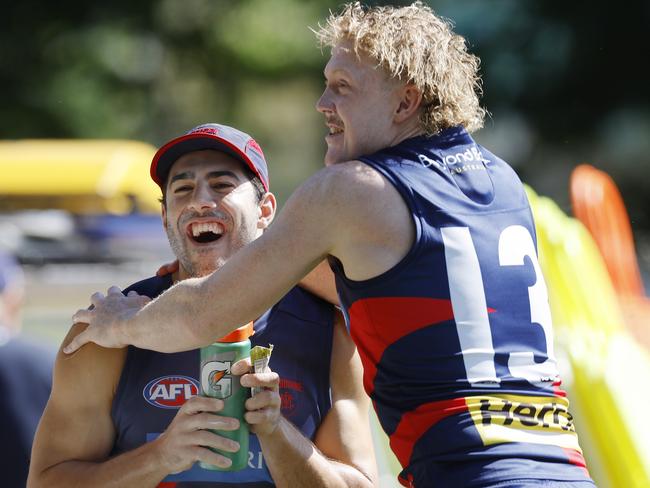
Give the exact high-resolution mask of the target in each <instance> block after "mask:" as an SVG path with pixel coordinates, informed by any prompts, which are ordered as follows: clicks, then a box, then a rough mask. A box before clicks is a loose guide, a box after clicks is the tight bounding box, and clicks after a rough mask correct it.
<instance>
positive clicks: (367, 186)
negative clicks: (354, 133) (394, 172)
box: [298, 161, 394, 213]
mask: <svg viewBox="0 0 650 488" xmlns="http://www.w3.org/2000/svg"><path fill="white" fill-rule="evenodd" d="M300 190H301V191H299V192H298V193H299V195H300V198H301V199H302V200H307V201H308V202H307V203H313V204H315V205H318V206H324V207H327V208H329V209H330V210H331V209H332V207H334V208H337V209H339V208H340V209H342V207H346V210H348V211H352V212H353V213H354V210H355V209H357V210H360V209H362V208H363V207H366V208H367V207H368V204H369V203H371V202H373V201H377V200H380V199H383V198H385V197H386V195H385V194H386V192H389V193H392V192H394V189H393V188H392V186H391V185H390V184H388V182H387V181H386V180H385V179H384V177H383V176H382V175H381V174H380V173H379V172H378V171H377V170H375V169H373V168H372V167H370V166H368V165H367V164H365V163H363V162H361V161H347V162H344V163H339V164H334V165H332V166H328V167H327V168H324V169H322V170H321V171H319V172H318V173H316V174H315V175H313V176H312V177H311V178H310V179H308V180H307V181H306V182H305V184H304V185H303V186H302V187H301V189H300ZM360 204H361V205H360Z"/></svg>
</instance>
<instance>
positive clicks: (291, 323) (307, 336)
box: [112, 276, 334, 488]
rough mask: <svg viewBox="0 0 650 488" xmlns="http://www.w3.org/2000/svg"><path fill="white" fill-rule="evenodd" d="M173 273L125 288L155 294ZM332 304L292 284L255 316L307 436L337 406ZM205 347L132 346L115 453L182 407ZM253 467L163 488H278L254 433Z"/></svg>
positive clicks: (288, 405) (146, 436) (180, 478)
mask: <svg viewBox="0 0 650 488" xmlns="http://www.w3.org/2000/svg"><path fill="white" fill-rule="evenodd" d="M171 284H172V282H171V277H170V276H166V277H162V278H160V277H154V278H150V279H148V280H144V281H141V282H139V283H136V284H134V285H132V286H131V287H129V288H127V289H126V290H124V293H128V292H129V291H131V290H135V291H137V292H138V293H140V294H142V295H147V296H149V297H152V298H154V297H156V296H158V295H159V294H161V293H162V292H163V291H164V290H166V289H167V288H169V287H170V286H171ZM333 312H334V310H333V307H332V306H331V305H329V304H327V303H326V302H324V301H322V300H320V299H319V298H317V297H315V296H314V295H311V294H310V293H308V292H306V291H304V290H302V289H301V288H298V287H296V288H293V289H292V290H291V291H290V292H289V293H288V294H287V295H285V296H284V298H283V299H282V300H280V302H278V303H277V304H276V305H275V306H273V307H272V308H271V309H269V310H268V311H267V312H266V313H265V314H264V315H263V316H262V317H260V318H259V319H258V320H257V321H255V323H254V325H255V334H254V335H253V336H252V337H251V343H252V344H253V345H258V344H259V345H262V346H268V345H269V344H273V345H274V352H273V356H272V357H271V363H270V367H271V369H272V370H273V371H275V372H277V373H278V374H279V375H280V378H281V379H280V396H281V399H282V414H283V415H284V416H285V418H287V419H288V420H289V421H291V422H292V423H293V424H294V425H296V427H297V428H298V429H299V430H300V431H301V432H302V433H303V434H304V435H305V436H306V437H307V438H310V439H312V438H313V436H314V434H315V432H316V429H317V428H318V426H319V425H320V423H321V421H322V420H323V419H324V417H325V415H326V414H327V412H328V410H329V409H330V407H331V396H330V389H329V372H330V357H331V347H332V337H333V317H334V313H333ZM199 385H200V383H199V351H198V350H193V351H186V352H181V353H174V354H163V353H159V352H155V351H148V350H143V349H138V348H135V347H129V349H128V353H127V357H126V362H125V364H124V369H123V371H122V376H121V378H120V382H119V386H118V388H117V392H116V394H115V398H114V400H113V407H112V418H113V423H114V425H115V427H116V430H117V437H116V440H115V445H114V448H113V453H112V454H113V455H117V454H120V453H122V452H126V451H130V450H132V449H135V448H136V447H138V446H140V445H142V444H144V443H145V442H147V441H151V440H153V439H155V438H156V437H157V436H158V435H160V434H161V433H162V432H164V431H165V429H166V428H167V426H168V425H169V424H170V422H171V421H172V419H173V418H174V417H175V416H176V413H177V412H178V408H179V407H180V406H181V405H182V404H183V403H184V402H185V401H186V400H187V399H188V398H190V397H191V396H193V395H197V394H198V393H199V391H200V386H199ZM248 456H249V461H248V467H247V468H246V469H244V470H242V471H236V472H221V471H211V470H204V469H201V468H200V467H199V466H198V464H197V465H195V466H194V467H193V468H192V469H190V470H188V471H184V472H182V473H179V474H176V475H170V476H168V477H167V478H165V480H164V483H161V486H165V487H178V488H181V487H191V486H208V485H209V486H218V487H230V486H232V487H235V486H236V487H238V488H253V487H271V486H274V484H273V480H272V479H271V475H270V473H269V471H268V468H267V466H266V464H265V462H264V458H263V456H262V450H261V448H260V444H259V441H258V439H257V437H256V436H255V435H254V434H251V436H250V446H249V454H248Z"/></svg>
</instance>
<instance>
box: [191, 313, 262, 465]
mask: <svg viewBox="0 0 650 488" xmlns="http://www.w3.org/2000/svg"><path fill="white" fill-rule="evenodd" d="M251 335H253V323H252V322H251V323H249V324H247V325H245V326H243V327H240V328H239V329H236V330H234V331H233V332H231V333H230V334H228V335H227V336H225V337H222V338H221V339H219V340H218V341H217V342H215V343H214V344H211V345H209V346H207V347H202V348H201V394H202V395H204V396H209V397H213V398H219V399H221V400H223V402H224V407H223V410H221V411H220V412H215V413H216V414H217V415H221V416H224V417H233V418H237V419H239V429H237V430H234V431H225V430H213V431H212V432H214V433H216V434H218V435H220V436H223V437H227V438H229V439H233V440H235V441H237V442H239V445H240V448H239V451H237V452H225V451H222V450H220V449H213V451H214V452H216V453H218V454H221V455H222V456H225V457H227V458H229V459H230V460H231V461H232V465H231V466H230V467H229V468H220V467H218V466H214V465H211V464H205V463H203V462H200V463H199V465H200V466H201V467H202V468H203V469H213V470H219V471H239V470H240V469H244V468H245V467H246V466H247V464H248V436H249V429H248V424H247V423H246V421H245V420H244V413H245V412H246V408H245V406H244V402H245V401H246V399H247V398H248V392H249V389H248V388H243V387H242V386H241V383H240V382H239V380H240V377H239V376H233V375H232V374H231V372H230V368H231V367H232V365H233V364H234V363H236V362H237V361H239V360H240V359H243V358H246V357H248V356H249V355H250V350H251V343H250V340H249V337H250V336H251Z"/></svg>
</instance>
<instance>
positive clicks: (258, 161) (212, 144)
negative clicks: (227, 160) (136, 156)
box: [150, 124, 269, 191]
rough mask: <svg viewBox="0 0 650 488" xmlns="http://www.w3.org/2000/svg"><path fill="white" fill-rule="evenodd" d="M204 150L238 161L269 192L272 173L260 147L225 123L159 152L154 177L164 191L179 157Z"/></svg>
mask: <svg viewBox="0 0 650 488" xmlns="http://www.w3.org/2000/svg"><path fill="white" fill-rule="evenodd" d="M204 149H214V150H216V151H220V152H223V153H226V154H229V155H230V156H232V157H233V158H235V159H238V160H239V161H241V162H242V163H244V164H245V165H246V166H247V167H248V168H250V170H251V171H252V172H253V173H254V174H255V175H256V176H257V177H259V179H260V180H261V181H262V185H264V189H265V190H266V191H269V170H268V168H267V166H266V159H265V158H264V153H263V152H262V148H261V147H260V145H259V144H258V143H257V142H256V141H255V139H253V138H252V137H251V136H249V135H248V134H246V133H245V132H242V131H240V130H237V129H235V128H233V127H229V126H227V125H221V124H202V125H199V126H198V127H194V129H192V130H190V131H189V132H188V133H187V134H185V135H183V136H180V137H177V138H176V139H172V140H171V141H169V142H168V143H167V144H165V145H164V146H162V147H161V148H160V149H158V152H156V154H155V155H154V157H153V161H152V162H151V170H150V173H151V178H152V179H153V180H154V181H155V182H156V183H157V184H158V186H159V187H160V188H162V187H163V185H164V184H165V180H166V179H167V175H168V174H169V170H170V169H171V167H172V165H173V164H174V163H175V162H176V160H177V159H178V158H180V157H181V156H183V155H185V154H187V153H189V152H192V151H202V150H204Z"/></svg>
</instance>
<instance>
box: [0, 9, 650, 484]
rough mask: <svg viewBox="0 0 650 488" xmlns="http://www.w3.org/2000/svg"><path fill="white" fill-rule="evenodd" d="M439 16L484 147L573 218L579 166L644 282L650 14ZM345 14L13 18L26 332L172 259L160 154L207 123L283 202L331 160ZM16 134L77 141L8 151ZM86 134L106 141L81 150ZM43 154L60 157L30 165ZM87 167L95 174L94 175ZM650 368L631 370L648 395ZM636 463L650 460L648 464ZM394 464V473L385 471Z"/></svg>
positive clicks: (648, 226)
mask: <svg viewBox="0 0 650 488" xmlns="http://www.w3.org/2000/svg"><path fill="white" fill-rule="evenodd" d="M367 3H369V4H383V3H386V2H367ZM392 3H393V4H407V3H409V2H392ZM427 3H429V4H430V5H431V6H432V7H433V8H434V10H436V11H437V12H438V13H439V14H441V15H443V16H445V17H448V18H450V19H452V20H453V21H454V23H455V25H456V30H457V32H459V33H461V34H463V35H464V36H465V37H466V38H467V40H468V43H469V46H470V49H471V51H472V52H474V53H475V54H478V55H479V56H480V57H481V59H482V73H483V79H484V91H485V95H484V97H483V101H484V104H485V106H486V107H487V108H488V110H489V111H490V113H491V117H490V118H489V119H488V120H487V121H486V125H485V128H484V129H482V130H481V131H479V132H478V133H477V134H476V137H477V139H478V141H479V142H481V143H482V144H484V145H485V146H487V147H488V148H489V149H490V150H492V151H493V152H495V153H496V154H498V155H500V156H501V157H503V158H504V159H506V160H507V161H508V162H510V163H511V164H512V166H513V167H514V168H515V169H516V170H517V172H518V173H519V175H520V176H521V178H522V180H523V181H524V182H525V183H527V184H528V185H529V186H530V187H531V188H532V189H533V190H534V191H535V192H536V193H537V194H539V195H544V196H547V197H550V199H552V201H554V202H555V203H556V204H557V206H558V211H562V212H563V213H564V214H567V215H570V214H571V212H572V208H571V204H570V196H569V195H570V194H569V178H570V174H571V172H572V170H573V169H574V168H575V167H576V166H577V165H578V164H580V163H590V164H592V165H594V166H595V167H597V168H600V169H601V170H604V171H605V172H607V173H608V174H609V175H611V176H612V178H613V179H614V181H615V182H616V184H617V185H618V187H619V188H620V190H621V193H622V195H623V199H624V202H625V204H626V207H627V211H628V213H629V217H630V221H631V223H632V229H633V237H634V243H635V246H636V251H637V256H638V265H639V267H640V270H641V275H642V277H643V279H644V282H646V283H647V282H648V281H647V273H648V270H649V269H650V246H649V245H648V238H647V236H648V235H649V231H650V212H648V209H649V208H650V191H648V188H650V186H649V183H648V181H647V177H648V175H649V174H650V101H649V97H648V82H647V77H645V76H644V75H642V74H641V73H643V72H645V70H644V65H645V64H647V62H648V55H649V53H650V50H649V49H648V47H649V43H648V37H647V30H648V28H649V27H650V3H649V2H647V1H642V0H631V1H629V2H624V3H621V4H612V2H605V1H602V0H598V1H596V0H595V1H592V2H589V3H584V2H563V3H558V2H548V1H545V2H544V1H532V0H530V1H521V0H495V1H489V2H488V1H480V0H439V1H430V2H427ZM339 5H340V4H339V3H338V2H332V1H325V0H323V1H298V0H245V1H232V0H230V1H226V0H158V1H151V0H138V1H133V0H129V1H125V0H115V1H112V2H82V1H79V0H69V1H65V0H62V1H59V2H37V1H29V0H26V1H21V2H15V3H13V4H12V5H11V6H10V7H7V8H5V9H3V15H2V18H1V19H0V27H1V28H0V93H1V99H0V100H1V101H0V138H2V139H4V140H6V141H2V143H1V145H0V170H2V173H0V248H2V249H4V250H8V251H10V252H13V253H15V254H16V255H17V256H18V258H19V259H20V261H21V262H22V263H23V265H24V268H25V270H26V276H27V295H26V302H25V307H24V313H23V323H24V328H23V333H24V334H25V336H27V337H31V338H33V339H36V340H38V341H41V342H43V343H46V344H48V345H50V346H51V347H57V346H58V344H59V343H60V341H61V339H62V337H63V336H64V334H65V333H66V331H67V329H68V327H69V325H70V316H71V314H72V313H73V312H74V311H75V310H76V309H78V308H81V307H84V306H86V305H87V303H88V297H89V295H90V294H91V293H92V292H94V291H96V290H105V289H106V288H107V286H109V285H111V284H117V285H118V286H120V287H126V286H127V285H128V284H130V283H131V282H133V281H136V280H139V279H142V278H143V277H146V276H149V275H151V274H152V273H153V272H154V271H155V270H156V269H157V267H158V265H159V264H161V263H163V262H165V261H168V260H169V259H170V258H171V253H170V251H169V250H168V248H167V245H166V240H165V236H164V233H163V232H162V227H161V226H160V223H159V219H158V213H157V204H156V198H157V196H158V195H157V188H156V187H155V185H154V184H153V183H152V182H150V181H149V179H148V164H149V160H150V157H151V155H152V154H153V151H154V150H155V148H156V147H157V146H159V145H160V144H162V143H164V142H165V141H166V140H168V139H170V138H172V137H175V136H177V135H180V134H182V133H183V132H185V131H187V130H188V129H190V128H191V127H193V126H195V125H198V124H200V123H204V122H219V123H225V124H229V125H234V126H236V127H238V128H241V129H242V130H245V131H246V132H249V133H250V134H252V135H253V136H254V137H255V138H256V139H257V140H258V142H259V143H260V145H261V146H262V148H263V149H264V152H265V154H266V156H267V160H268V161H269V165H270V173H271V186H272V189H273V191H274V192H275V193H276V195H277V196H278V197H279V202H280V204H282V203H283V202H284V201H286V198H287V197H288V195H289V194H290V193H291V191H292V189H294V188H295V187H296V186H297V185H298V184H299V183H300V182H301V181H303V180H304V179H305V178H306V177H307V176H309V175H310V174H312V173H313V172H314V171H316V170H317V169H318V168H319V167H320V166H321V164H322V156H323V154H324V147H325V146H324V140H323V137H324V135H325V132H326V129H325V126H324V123H323V120H322V117H321V116H320V115H319V114H318V113H317V112H316V111H315V110H314V104H315V102H316V100H317V98H318V96H319V94H320V91H321V89H322V85H323V81H322V69H323V66H324V64H325V62H326V60H327V57H328V53H327V52H326V51H325V52H322V51H321V50H320V49H319V48H318V46H317V43H316V41H315V38H314V36H313V34H312V33H311V31H310V27H316V26H317V24H318V22H319V21H321V22H322V21H323V19H324V18H325V17H326V16H327V14H328V12H329V10H330V9H332V10H336V9H338V7H339ZM23 139H66V140H70V141H71V144H73V145H71V146H60V145H59V146H57V145H54V146H39V145H38V143H36V142H34V143H32V142H29V141H21V142H20V144H22V145H21V146H16V145H15V144H9V143H8V141H11V140H23ZM86 139H102V140H111V141H113V142H109V141H104V142H105V143H106V144H104V145H101V144H100V145H99V146H86V147H82V148H81V149H79V147H78V146H77V143H78V142H79V140H86ZM115 141H121V142H115ZM126 141H137V142H139V143H140V144H139V145H136V146H137V147H135V146H133V145H132V143H129V142H126ZM58 142H61V141H58ZM42 144H45V143H42ZM47 144H49V143H47ZM39 151H40V152H39ZM44 152H45V153H48V154H47V157H49V158H54V159H55V160H56V161H57V163H56V164H50V166H47V167H46V166H38V164H39V163H38V161H39V158H41V159H44V156H43V154H44ZM73 154H74V157H73V156H72V155H73ZM86 156H87V160H88V161H90V160H92V161H93V162H92V163H88V162H84V158H85V157H86ZM56 158H58V159H56ZM84 164H86V165H88V164H92V165H93V167H94V168H95V169H96V171H95V173H93V174H92V175H91V174H88V175H86V174H85V173H84V171H85V170H84V169H82V168H84ZM34 165H36V166H34ZM27 168H28V169H27ZM86 169H87V167H86ZM3 180H4V183H3ZM35 180H38V181H39V183H38V184H35V183H34V181H35ZM41 180H44V181H41ZM82 180H83V182H82ZM84 185H85V186H84ZM82 186H84V188H85V189H82ZM549 262H550V261H549ZM551 281H553V280H552V279H551ZM551 286H552V285H551ZM556 293H557V289H556ZM551 300H552V301H553V290H551ZM557 307H559V305H557V302H556V303H555V304H554V312H555V309H556V308H557ZM643 320H645V318H643ZM556 321H557V319H556ZM648 327H650V324H649V325H648ZM568 348H569V349H570V348H571V345H568ZM646 351H647V350H646ZM566 364H567V366H566V367H567V369H571V368H572V366H571V365H570V361H569V360H567V362H566ZM573 367H575V364H574V366H573ZM563 373H565V372H564V371H563ZM649 373H650V371H637V372H635V373H634V374H638V375H639V377H640V378H646V379H645V380H643V381H644V383H645V384H647V377H648V374H649ZM566 376H568V377H572V376H573V375H572V373H571V371H566ZM568 387H569V389H571V384H569V385H568ZM584 401H586V399H582V400H580V399H578V402H577V403H582V402H584ZM577 422H578V425H579V427H580V424H579V423H580V418H579V417H578V421H577ZM585 423H586V422H585ZM582 429H583V430H585V431H587V432H586V433H585V435H584V438H585V439H586V441H585V442H586V443H587V444H589V445H587V448H586V449H585V450H586V451H588V452H587V454H589V453H590V452H591V451H593V452H595V451H598V449H599V448H598V445H599V442H603V441H599V440H598V439H597V438H598V434H597V433H596V434H594V433H593V432H588V431H589V429H591V426H583V427H582ZM594 436H595V438H594ZM591 444H593V445H594V446H596V447H590V445H591ZM598 456H600V457H598ZM639 456H640V457H641V458H644V459H645V461H643V462H645V465H646V466H650V461H648V456H650V454H648V452H647V451H646V452H642V453H639ZM602 457H603V454H602V453H601V454H598V453H595V454H593V459H594V460H593V461H591V460H589V459H588V461H590V462H592V463H593V464H594V465H595V464H598V465H599V466H594V469H592V471H593V472H594V476H595V477H596V478H597V480H598V481H599V483H600V485H601V486H616V484H615V480H617V479H621V478H617V477H616V476H615V475H611V473H608V469H610V468H608V467H607V466H608V465H607V462H605V461H603V460H602ZM391 462H392V461H391V460H389V459H383V460H382V463H384V467H385V471H389V470H390V469H391V466H392V465H391V464H390V463H391ZM611 462H613V461H611ZM643 462H642V463H643ZM590 467H591V466H590ZM391 478H392V477H391V476H386V477H384V478H383V479H382V483H383V485H382V486H392V485H393V483H394V482H393V481H390V480H391ZM639 479H640V478H639ZM646 479H648V478H646ZM630 486H631V485H630ZM635 486H636V485H635ZM638 486H645V485H642V484H639V485H638Z"/></svg>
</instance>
